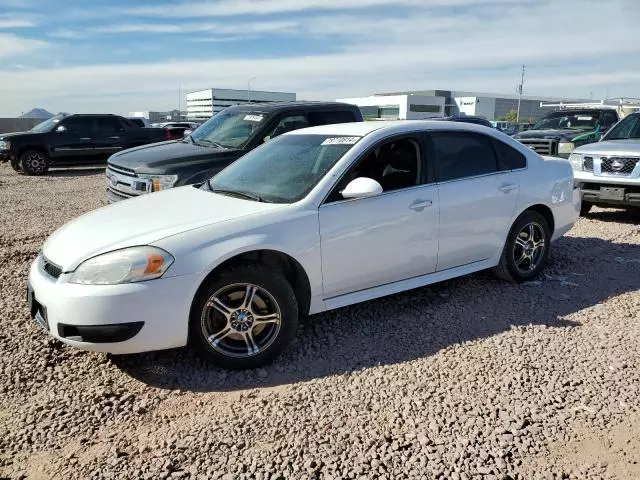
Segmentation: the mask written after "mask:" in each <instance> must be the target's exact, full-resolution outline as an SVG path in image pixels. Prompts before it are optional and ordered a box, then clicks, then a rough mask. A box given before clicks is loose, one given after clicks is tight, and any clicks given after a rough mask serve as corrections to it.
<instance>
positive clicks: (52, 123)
mask: <svg viewBox="0 0 640 480" xmlns="http://www.w3.org/2000/svg"><path fill="white" fill-rule="evenodd" d="M169 138H170V137H169V136H168V133H167V131H165V130H163V129H161V128H141V127H139V126H138V125H135V124H134V123H132V122H131V121H129V120H127V119H126V118H124V117H119V116H117V115H66V114H59V115H56V116H55V117H52V118H50V119H49V120H46V121H44V122H42V123H40V124H38V125H36V126H35V127H33V128H32V129H31V130H29V131H27V132H15V133H5V134H0V161H3V162H7V161H9V162H11V166H12V167H13V169H14V170H16V171H20V170H22V171H24V173H26V174H27V175H44V174H45V173H47V171H48V170H49V167H69V166H75V165H90V164H97V163H104V162H105V161H106V160H107V158H109V157H110V156H111V155H112V154H114V153H116V152H118V151H120V150H125V149H127V148H131V147H137V146H140V145H146V144H148V143H154V142H162V141H165V140H167V139H169Z"/></svg>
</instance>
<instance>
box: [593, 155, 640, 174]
mask: <svg viewBox="0 0 640 480" xmlns="http://www.w3.org/2000/svg"><path fill="white" fill-rule="evenodd" d="M638 160H640V159H638V158H629V157H601V158H600V163H601V165H602V172H603V173H622V174H625V175H629V174H630V173H631V172H633V169H634V168H636V165H637V163H638Z"/></svg>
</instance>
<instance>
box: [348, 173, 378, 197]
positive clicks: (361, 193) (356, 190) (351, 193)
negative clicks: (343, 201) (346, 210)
mask: <svg viewBox="0 0 640 480" xmlns="http://www.w3.org/2000/svg"><path fill="white" fill-rule="evenodd" d="M340 193H341V194H342V197H343V198H367V197H375V196H376V195H380V194H381V193H382V185H380V184H379V183H378V182H376V181H375V180H373V179H372V178H367V177H359V178H356V179H355V180H351V181H350V182H349V184H348V185H347V186H346V188H345V189H344V190H343V191H342V192H340Z"/></svg>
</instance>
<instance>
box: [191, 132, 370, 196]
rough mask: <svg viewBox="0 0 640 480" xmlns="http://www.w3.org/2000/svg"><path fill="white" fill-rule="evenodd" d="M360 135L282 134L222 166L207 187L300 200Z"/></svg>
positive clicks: (228, 192)
mask: <svg viewBox="0 0 640 480" xmlns="http://www.w3.org/2000/svg"><path fill="white" fill-rule="evenodd" d="M360 138H361V137H353V136H344V137H343V136H335V135H331V136H328V135H283V136H281V137H278V138H276V139H275V140H272V141H270V142H268V143H266V144H264V145H262V146H260V147H258V148H256V149H255V150H252V151H251V152H249V153H248V154H246V155H245V156H243V157H241V158H240V159H239V160H237V161H236V162H234V163H232V164H231V165H230V166H228V167H227V168H225V169H224V170H222V171H221V172H220V173H219V174H217V175H216V176H215V177H213V178H212V179H211V180H210V181H209V182H208V188H209V189H210V190H212V191H214V192H216V191H218V192H219V193H222V194H229V195H234V194H235V195H237V196H241V197H245V198H253V199H255V200H259V201H265V202H274V203H293V202H297V201H298V200H301V199H302V198H304V197H305V196H306V195H307V194H308V193H309V192H310V191H311V189H312V188H313V187H315V185H316V184H317V183H318V182H319V181H320V179H322V177H323V176H324V175H325V174H326V173H327V172H328V171H329V170H330V169H331V168H332V167H333V166H334V165H335V164H336V162H337V161H338V160H340V158H342V156H343V155H344V154H345V153H347V152H348V151H349V150H350V149H351V148H352V147H353V146H354V145H355V144H356V143H357V142H358V141H359V140H360ZM205 187H207V186H203V188H205Z"/></svg>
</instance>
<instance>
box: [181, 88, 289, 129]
mask: <svg viewBox="0 0 640 480" xmlns="http://www.w3.org/2000/svg"><path fill="white" fill-rule="evenodd" d="M186 97H187V119H188V120H189V121H193V122H197V121H203V120H207V119H209V118H211V117H212V116H214V115H215V114H216V113H218V112H219V111H221V110H224V109H225V108H227V107H230V106H232V105H239V104H242V103H272V102H293V101H295V100H296V94H295V93H286V92H265V91H261V90H233V89H227V88H209V89H207V90H199V91H197V92H191V93H187V95H186Z"/></svg>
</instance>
